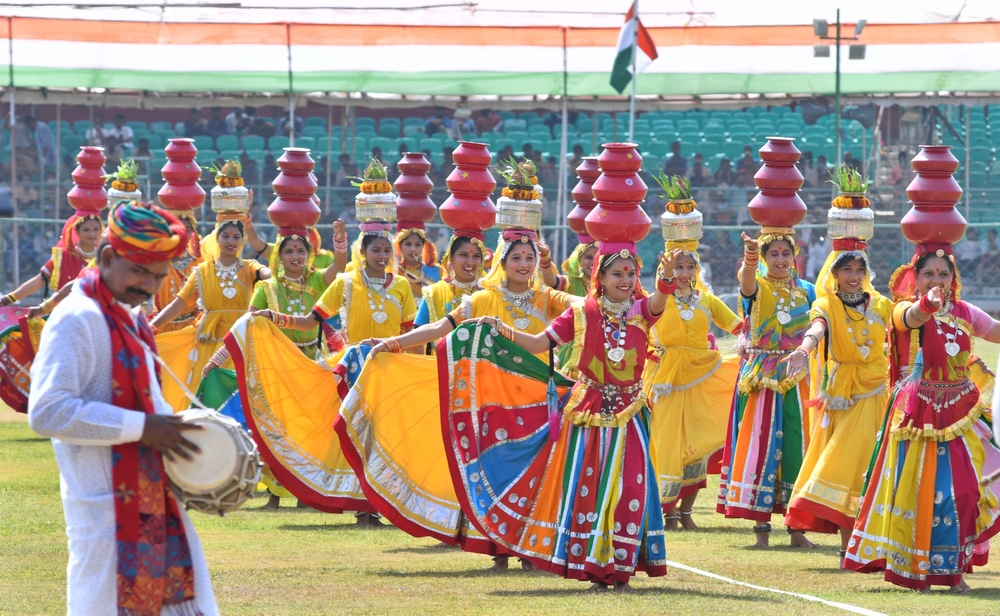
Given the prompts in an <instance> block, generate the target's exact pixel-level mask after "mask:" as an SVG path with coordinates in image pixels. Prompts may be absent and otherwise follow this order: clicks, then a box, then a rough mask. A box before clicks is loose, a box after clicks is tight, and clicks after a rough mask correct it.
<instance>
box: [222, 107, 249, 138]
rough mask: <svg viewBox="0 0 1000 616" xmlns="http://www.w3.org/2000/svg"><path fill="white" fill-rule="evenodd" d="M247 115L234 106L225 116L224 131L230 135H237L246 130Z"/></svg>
mask: <svg viewBox="0 0 1000 616" xmlns="http://www.w3.org/2000/svg"><path fill="white" fill-rule="evenodd" d="M246 127H247V115H246V114H245V113H243V110H242V109H241V108H239V107H236V108H235V109H233V110H232V111H230V112H229V115H227V116H226V132H227V133H228V134H230V135H239V134H242V133H243V131H245V130H246Z"/></svg>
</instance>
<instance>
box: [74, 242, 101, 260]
mask: <svg viewBox="0 0 1000 616" xmlns="http://www.w3.org/2000/svg"><path fill="white" fill-rule="evenodd" d="M76 249H77V251H79V253H80V254H81V255H82V256H84V257H86V258H87V259H93V258H94V257H96V256H97V246H94V248H93V249H92V250H91V251H90V252H87V251H86V250H84V249H83V248H81V247H80V245H79V244H77V245H76Z"/></svg>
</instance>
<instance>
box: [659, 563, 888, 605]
mask: <svg viewBox="0 0 1000 616" xmlns="http://www.w3.org/2000/svg"><path fill="white" fill-rule="evenodd" d="M667 566H668V567H675V568H677V569H682V570H684V571H690V572H691V573H696V574H698V575H703V576H705V577H709V578H712V579H715V580H721V581H723V582H726V583H729V584H736V585H737V586H746V587H747V588H753V589H754V590H763V591H764V592H773V593H777V594H779V595H789V596H792V597H798V598H799V599H805V600H806V601H814V602H816V603H822V604H824V605H829V606H830V607H834V608H837V609H838V610H844V611H846V612H851V613H853V614H862V615H863V616H887V615H886V614H883V613H882V612H875V611H872V610H869V609H865V608H863V607H857V606H854V605H849V604H847V603H838V602H836V601H827V600H826V599H820V598H819V597H813V596H812V595H803V594H800V593H797V592H789V591H787V590H778V589H777V588H768V587H766V586H757V585H756V584H750V583H749V582H741V581H739V580H734V579H732V578H727V577H725V576H721V575H718V574H717V573H711V572H709V571H702V570H701V569H695V568H694V567H689V566H688V565H685V564H682V563H676V562H673V561H672V560H668V561H667Z"/></svg>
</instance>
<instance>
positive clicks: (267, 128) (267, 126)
mask: <svg viewBox="0 0 1000 616" xmlns="http://www.w3.org/2000/svg"><path fill="white" fill-rule="evenodd" d="M247 133H248V134H250V135H257V136H258V137H263V138H264V139H270V138H271V137H273V136H274V133H275V128H274V124H271V123H270V122H265V121H264V118H256V119H254V121H253V124H251V125H250V129H249V130H248V131H247Z"/></svg>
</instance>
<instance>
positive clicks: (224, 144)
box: [215, 135, 240, 150]
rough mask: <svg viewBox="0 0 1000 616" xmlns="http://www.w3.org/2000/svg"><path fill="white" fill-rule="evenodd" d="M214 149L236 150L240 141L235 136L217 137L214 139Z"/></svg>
mask: <svg viewBox="0 0 1000 616" xmlns="http://www.w3.org/2000/svg"><path fill="white" fill-rule="evenodd" d="M215 147H217V148H219V150H238V149H240V139H239V137H237V136H236V135H219V136H218V137H216V138H215Z"/></svg>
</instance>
